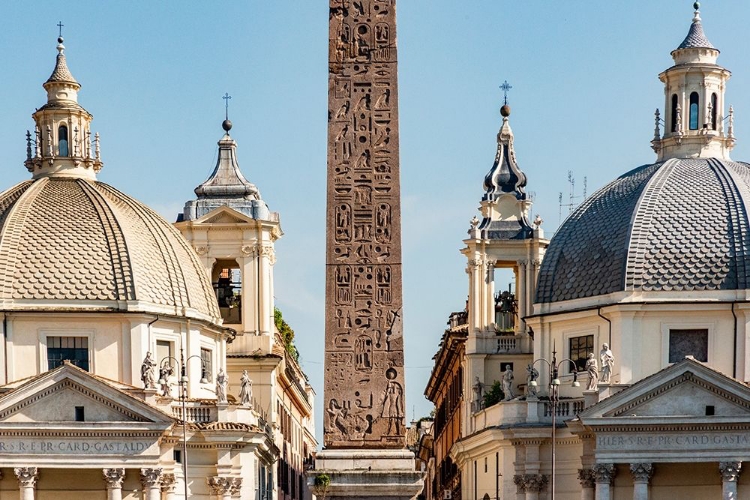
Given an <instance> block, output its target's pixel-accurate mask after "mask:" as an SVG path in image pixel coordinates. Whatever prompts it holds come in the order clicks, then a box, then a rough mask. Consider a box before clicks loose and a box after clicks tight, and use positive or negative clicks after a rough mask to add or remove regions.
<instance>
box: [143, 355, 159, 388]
mask: <svg viewBox="0 0 750 500" xmlns="http://www.w3.org/2000/svg"><path fill="white" fill-rule="evenodd" d="M155 367H156V362H155V361H154V358H153V357H152V355H151V351H149V352H147V353H146V357H145V358H144V359H143V363H142V364H141V382H143V388H144V389H155V388H156V384H155V381H154V368H155Z"/></svg>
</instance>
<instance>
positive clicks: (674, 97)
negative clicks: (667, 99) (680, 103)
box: [672, 94, 677, 132]
mask: <svg viewBox="0 0 750 500" xmlns="http://www.w3.org/2000/svg"><path fill="white" fill-rule="evenodd" d="M672 132H677V94H672Z"/></svg>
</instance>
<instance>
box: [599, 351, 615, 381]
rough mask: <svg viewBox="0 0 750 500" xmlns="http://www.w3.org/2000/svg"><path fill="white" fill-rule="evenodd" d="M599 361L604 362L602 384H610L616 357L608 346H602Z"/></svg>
mask: <svg viewBox="0 0 750 500" xmlns="http://www.w3.org/2000/svg"><path fill="white" fill-rule="evenodd" d="M599 359H600V360H601V362H602V371H601V373H602V376H601V382H602V384H609V379H610V377H612V371H613V370H614V367H615V357H614V355H613V354H612V351H611V350H610V349H609V345H608V344H604V345H602V350H601V351H599Z"/></svg>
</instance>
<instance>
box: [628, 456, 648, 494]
mask: <svg viewBox="0 0 750 500" xmlns="http://www.w3.org/2000/svg"><path fill="white" fill-rule="evenodd" d="M630 473H631V474H632V475H633V500H648V482H649V480H650V479H651V476H653V475H654V465H653V464H650V463H634V464H630Z"/></svg>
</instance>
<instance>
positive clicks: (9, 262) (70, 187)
mask: <svg viewBox="0 0 750 500" xmlns="http://www.w3.org/2000/svg"><path fill="white" fill-rule="evenodd" d="M0 301H2V304H3V308H4V309H5V310H32V311H33V310H43V309H55V310H75V311H80V310H95V311H98V310H117V311H140V312H147V313H153V314H175V315H180V316H187V317H193V318H198V319H204V320H208V321H212V322H215V323H216V322H218V321H219V320H218V318H219V317H220V314H219V310H218V304H217V302H216V297H215V295H214V292H213V288H212V286H211V283H210V281H209V280H208V276H207V274H206V272H205V269H204V268H203V266H202V265H201V263H200V262H199V261H198V257H197V256H196V255H195V253H194V252H193V250H192V249H191V248H190V246H189V245H188V244H187V242H186V241H185V240H184V239H183V238H182V236H181V235H180V234H179V233H178V232H177V230H176V229H175V228H174V227H172V225H171V224H169V223H168V222H167V221H165V220H164V219H163V218H162V217H161V216H159V215H158V214H156V213H155V212H154V211H153V210H151V209H150V208H148V207H146V206H145V205H143V204H142V203H140V202H138V201H136V200H134V199H132V198H130V197H129V196H126V195H124V194H122V193H121V192H119V191H117V190H116V189H114V188H113V187H111V186H109V185H107V184H104V183H102V182H96V181H92V180H86V179H75V178H54V177H43V178H40V179H37V180H33V181H25V182H21V183H20V184H17V185H16V186H14V187H12V188H10V189H8V190H7V191H5V192H4V193H2V194H0Z"/></svg>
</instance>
